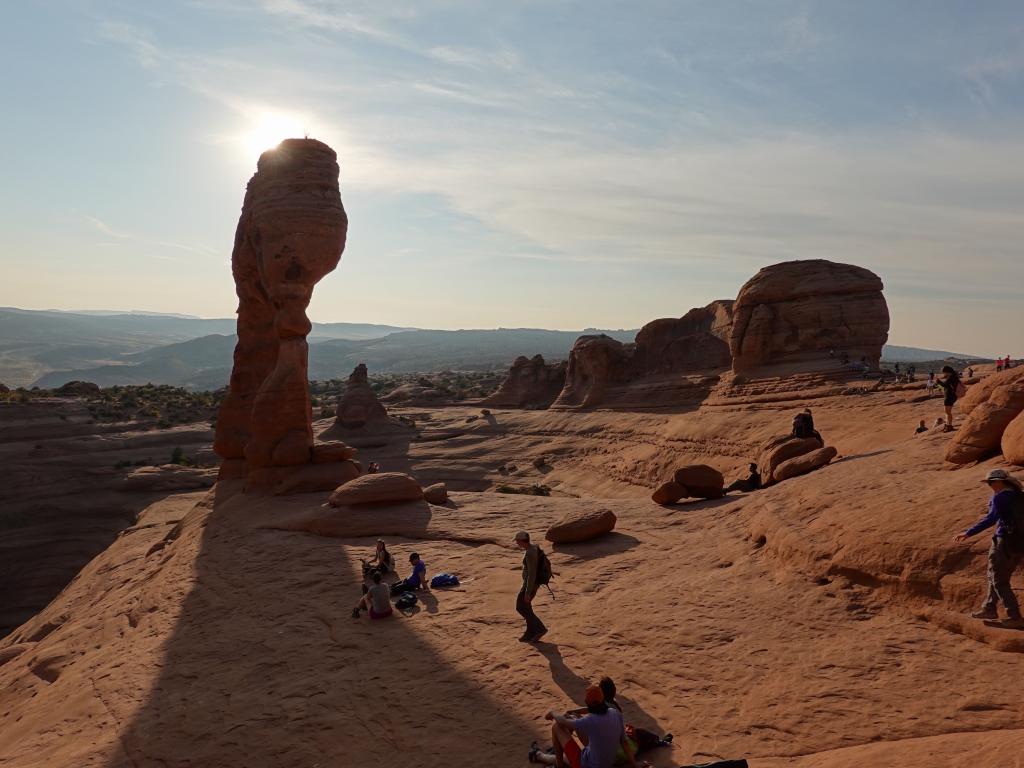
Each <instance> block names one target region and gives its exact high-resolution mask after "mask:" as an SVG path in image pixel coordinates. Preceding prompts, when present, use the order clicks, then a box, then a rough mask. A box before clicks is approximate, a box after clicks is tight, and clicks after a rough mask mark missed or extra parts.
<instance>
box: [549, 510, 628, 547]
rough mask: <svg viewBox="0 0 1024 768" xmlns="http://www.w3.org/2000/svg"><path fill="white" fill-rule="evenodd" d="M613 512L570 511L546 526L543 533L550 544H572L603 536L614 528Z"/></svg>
mask: <svg viewBox="0 0 1024 768" xmlns="http://www.w3.org/2000/svg"><path fill="white" fill-rule="evenodd" d="M616 522H617V520H616V518H615V513H614V512H612V511H611V510H610V509H585V510H579V511H576V512H572V513H570V514H568V515H566V516H565V517H563V518H562V519H561V520H559V521H558V522H557V523H555V524H554V525H552V526H551V527H550V528H548V531H547V533H546V534H545V535H544V538H546V539H547V540H548V541H550V542H551V543H552V544H574V543H576V542H579V541H589V540H590V539H596V538H597V537H598V536H604V535H605V534H606V533H611V532H612V531H613V530H615V523H616Z"/></svg>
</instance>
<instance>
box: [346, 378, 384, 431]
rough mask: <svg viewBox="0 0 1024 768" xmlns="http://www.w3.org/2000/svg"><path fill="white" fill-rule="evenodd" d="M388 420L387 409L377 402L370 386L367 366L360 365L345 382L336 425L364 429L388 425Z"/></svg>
mask: <svg viewBox="0 0 1024 768" xmlns="http://www.w3.org/2000/svg"><path fill="white" fill-rule="evenodd" d="M387 418H388V412H387V409H386V408H384V406H383V405H381V404H380V401H379V400H377V395H376V394H375V393H374V391H373V388H372V387H371V386H370V382H369V380H368V378H367V373H366V364H365V363H360V364H359V365H357V366H356V367H355V369H354V370H353V371H352V374H351V375H350V376H349V377H348V381H347V382H345V393H344V394H343V395H342V396H341V400H339V401H338V415H337V418H336V419H335V424H336V425H337V426H338V427H340V428H341V429H362V428H363V427H366V426H367V425H372V424H373V423H386V422H387Z"/></svg>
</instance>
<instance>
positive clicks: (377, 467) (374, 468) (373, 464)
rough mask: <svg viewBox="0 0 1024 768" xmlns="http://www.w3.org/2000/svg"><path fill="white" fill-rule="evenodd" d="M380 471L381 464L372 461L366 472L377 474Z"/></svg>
mask: <svg viewBox="0 0 1024 768" xmlns="http://www.w3.org/2000/svg"><path fill="white" fill-rule="evenodd" d="M378 472H380V464H378V463H377V462H376V461H371V462H370V463H369V465H367V467H366V474H368V475H376V474H377V473H378Z"/></svg>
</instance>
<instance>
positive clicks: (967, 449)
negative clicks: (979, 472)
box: [946, 366, 1024, 464]
mask: <svg viewBox="0 0 1024 768" xmlns="http://www.w3.org/2000/svg"><path fill="white" fill-rule="evenodd" d="M963 403H964V406H963V409H962V410H963V411H965V412H966V414H967V415H966V417H965V418H964V420H963V422H962V423H961V424H960V427H959V428H958V429H957V431H956V434H954V435H953V439H952V440H951V441H950V442H949V444H948V445H947V446H946V461H948V462H951V463H953V464H969V463H970V462H972V461H979V460H981V459H984V458H986V457H988V456H990V455H991V454H993V453H998V452H999V450H1000V448H1001V446H1002V441H1003V437H1004V433H1005V431H1006V430H1007V429H1008V428H1009V426H1010V424H1011V423H1012V422H1013V421H1014V420H1015V419H1017V418H1018V417H1019V416H1020V414H1021V413H1022V412H1024V366H1022V367H1019V368H1011V369H1010V370H1008V371H1003V372H1002V373H995V374H992V375H991V376H989V377H988V378H986V379H985V380H984V381H983V382H981V383H979V384H975V385H974V386H972V387H970V388H969V389H968V390H967V394H966V395H965V396H964V398H963ZM1007 443H1008V444H1010V445H1011V446H1012V443H1013V433H1011V436H1010V438H1009V440H1008V441H1007ZM1010 452H1011V453H1014V450H1013V448H1012V447H1011V450H1010ZM1004 453H1005V451H1004Z"/></svg>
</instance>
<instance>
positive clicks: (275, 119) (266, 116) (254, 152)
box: [240, 112, 307, 161]
mask: <svg viewBox="0 0 1024 768" xmlns="http://www.w3.org/2000/svg"><path fill="white" fill-rule="evenodd" d="M306 132H307V129H306V127H305V126H304V125H303V120H302V118H300V117H299V116H298V115H292V114H287V113H284V112H260V113H259V114H257V115H254V116H253V122H252V125H251V126H250V128H249V130H248V131H247V132H246V133H244V134H243V135H242V136H241V137H240V138H241V144H242V149H243V150H244V151H245V153H246V155H247V156H248V157H250V158H251V159H252V160H254V161H255V160H256V158H258V157H259V156H260V154H262V153H263V152H265V151H266V150H268V149H271V148H273V147H276V146H277V145H278V144H280V143H281V141H282V140H283V139H295V138H302V136H303V135H305V134H306Z"/></svg>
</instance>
